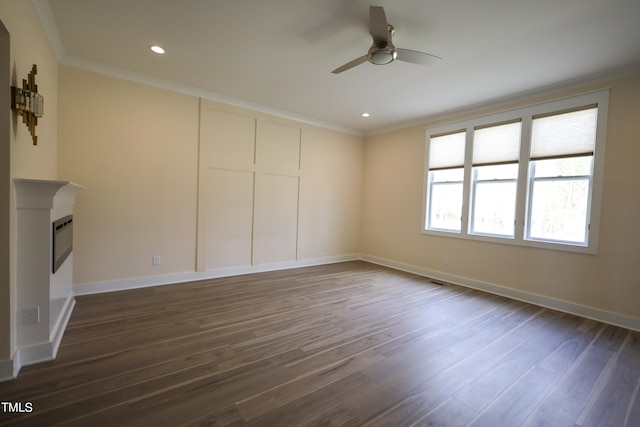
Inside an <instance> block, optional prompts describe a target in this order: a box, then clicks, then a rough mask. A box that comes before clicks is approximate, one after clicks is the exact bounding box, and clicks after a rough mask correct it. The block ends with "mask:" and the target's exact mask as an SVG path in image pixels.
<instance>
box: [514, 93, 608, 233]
mask: <svg viewBox="0 0 640 427" xmlns="http://www.w3.org/2000/svg"><path fill="white" fill-rule="evenodd" d="M597 118H598V108H597V107H595V106H594V107H589V108H586V109H583V110H578V111H572V112H566V113H561V114H553V115H550V116H543V117H534V118H533V123H532V130H531V164H530V166H529V168H530V174H529V179H530V181H531V182H530V184H529V188H530V195H531V197H530V200H529V206H530V212H529V217H528V221H527V238H529V239H537V240H548V241H557V242H567V243H574V244H580V245H586V244H587V243H588V229H589V189H590V188H591V186H592V184H591V179H592V170H593V167H592V164H593V153H594V149H595V142H596V124H597Z"/></svg>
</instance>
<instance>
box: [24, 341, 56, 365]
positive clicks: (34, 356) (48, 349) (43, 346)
mask: <svg viewBox="0 0 640 427" xmlns="http://www.w3.org/2000/svg"><path fill="white" fill-rule="evenodd" d="M15 358H16V359H17V360H18V363H19V364H20V367H22V366H28V365H34V364H36V363H40V362H48V361H50V360H53V359H54V357H53V343H52V342H50V341H47V342H41V343H38V344H34V345H30V346H28V347H20V348H19V349H18V350H17V351H16V355H15Z"/></svg>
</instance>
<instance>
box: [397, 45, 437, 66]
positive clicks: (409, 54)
mask: <svg viewBox="0 0 640 427" xmlns="http://www.w3.org/2000/svg"><path fill="white" fill-rule="evenodd" d="M396 52H397V53H398V56H397V57H396V59H397V60H398V61H404V62H411V63H412V64H420V65H432V64H435V63H437V62H438V61H440V60H441V59H442V58H440V57H439V56H435V55H431V54H430V53H424V52H418V51H417V50H410V49H401V48H396Z"/></svg>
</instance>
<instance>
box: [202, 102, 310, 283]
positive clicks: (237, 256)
mask: <svg viewBox="0 0 640 427" xmlns="http://www.w3.org/2000/svg"><path fill="white" fill-rule="evenodd" d="M216 107H217V106H216V104H215V103H212V102H209V101H207V100H201V104H200V156H199V157H200V170H199V205H198V256H197V270H198V271H207V270H213V269H220V268H229V267H239V266H248V265H257V264H267V263H276V262H287V261H295V260H296V259H298V213H299V190H300V176H301V170H300V154H301V149H302V131H301V129H300V128H297V127H294V126H290V125H287V124H283V123H276V122H273V121H269V120H267V119H263V118H261V117H259V116H258V115H256V116H251V115H244V114H242V113H235V112H228V111H222V110H220V109H218V108H216Z"/></svg>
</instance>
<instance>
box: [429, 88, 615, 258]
mask: <svg viewBox="0 0 640 427" xmlns="http://www.w3.org/2000/svg"><path fill="white" fill-rule="evenodd" d="M590 104H597V105H598V126H597V130H596V143H595V148H594V163H593V181H592V190H591V194H590V210H589V217H588V224H589V231H588V244H587V245H586V246H581V245H576V244H574V243H562V242H546V241H539V240H526V239H525V227H526V226H527V221H526V207H527V199H528V197H529V170H528V169H529V153H530V147H531V123H532V119H533V117H534V116H538V115H541V114H548V113H553V112H560V111H563V110H569V109H573V108H578V107H582V106H587V105H590ZM608 106H609V88H605V89H599V90H596V91H592V92H587V93H583V94H580V95H575V96H568V97H564V98H559V99H555V100H552V101H547V102H542V103H537V104H532V105H528V106H524V107H519V108H515V109H511V110H506V111H502V112H498V113H495V114H489V115H483V116H478V117H474V118H471V119H466V120H461V121H457V122H451V123H447V124H443V125H439V126H435V127H431V128H427V129H426V141H425V157H424V175H423V181H422V182H423V191H422V198H423V200H422V216H421V230H422V234H425V235H432V236H441V237H450V238H456V239H467V240H477V241H483V242H491V243H502V244H510V245H518V246H527V247H534V248H542V249H552V250H560V251H569V252H578V253H585V254H593V255H595V254H597V253H598V244H599V236H600V214H601V200H602V188H603V179H604V160H605V145H606V135H607V117H608ZM517 119H522V139H521V144H520V159H519V162H520V163H519V164H520V167H519V171H518V186H517V196H516V227H515V235H514V237H513V238H510V237H509V238H507V237H493V236H488V235H480V234H471V233H470V223H469V215H470V211H469V203H470V196H471V185H472V182H471V180H472V176H471V174H472V164H471V163H472V158H473V144H472V141H473V131H474V129H475V128H476V127H478V126H487V125H491V124H495V123H501V122H507V121H510V120H517ZM459 130H466V141H467V142H466V146H465V163H464V184H463V202H462V219H461V220H462V224H461V231H460V232H452V231H440V230H432V229H428V228H427V209H428V198H429V194H428V191H429V143H430V137H431V135H441V134H445V133H450V132H454V131H459Z"/></svg>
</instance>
